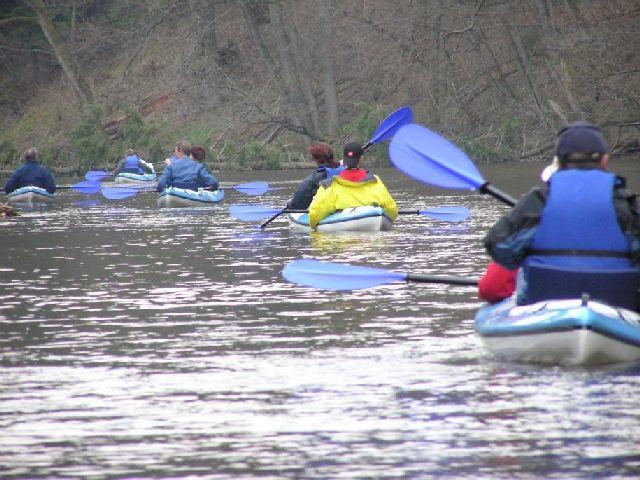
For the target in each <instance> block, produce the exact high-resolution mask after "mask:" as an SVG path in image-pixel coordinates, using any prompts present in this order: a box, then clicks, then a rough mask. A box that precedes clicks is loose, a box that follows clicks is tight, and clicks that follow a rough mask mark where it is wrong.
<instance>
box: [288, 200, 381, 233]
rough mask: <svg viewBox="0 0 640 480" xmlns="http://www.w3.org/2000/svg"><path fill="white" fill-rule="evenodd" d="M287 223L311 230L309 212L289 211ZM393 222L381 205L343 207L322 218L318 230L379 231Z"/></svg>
mask: <svg viewBox="0 0 640 480" xmlns="http://www.w3.org/2000/svg"><path fill="white" fill-rule="evenodd" d="M287 218H288V219H289V223H290V224H291V226H292V227H294V228H296V229H298V230H305V231H311V227H310V226H309V214H307V213H289V214H287ZM392 225H393V222H392V221H391V219H390V218H389V217H387V215H385V213H384V210H383V209H382V208H381V207H372V206H363V207H353V208H345V209H344V210H341V211H339V212H335V213H332V214H331V215H329V216H327V217H326V218H323V219H322V220H321V221H320V223H318V228H317V231H318V232H379V231H381V230H391V227H392Z"/></svg>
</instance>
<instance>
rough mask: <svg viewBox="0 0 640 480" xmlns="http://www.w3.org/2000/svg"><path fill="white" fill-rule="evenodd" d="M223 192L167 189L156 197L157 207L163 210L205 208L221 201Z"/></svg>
mask: <svg viewBox="0 0 640 480" xmlns="http://www.w3.org/2000/svg"><path fill="white" fill-rule="evenodd" d="M223 198H224V190H214V191H211V190H204V189H199V190H197V191H196V190H186V189H184V188H175V187H169V188H166V189H165V190H164V191H163V192H162V193H161V194H159V195H158V206H159V207H163V208H181V207H207V206H210V205H213V204H215V203H218V202H220V201H222V199H223Z"/></svg>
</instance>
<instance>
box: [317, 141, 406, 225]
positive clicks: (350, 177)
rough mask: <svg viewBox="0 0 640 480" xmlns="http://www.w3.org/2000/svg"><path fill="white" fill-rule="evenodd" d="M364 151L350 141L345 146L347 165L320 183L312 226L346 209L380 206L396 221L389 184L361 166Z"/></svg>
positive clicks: (344, 161) (357, 144)
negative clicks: (385, 183) (387, 185)
mask: <svg viewBox="0 0 640 480" xmlns="http://www.w3.org/2000/svg"><path fill="white" fill-rule="evenodd" d="M363 154H364V150H363V149H362V146H361V145H360V144H359V143H355V142H352V143H348V144H347V145H345V147H344V154H343V156H342V161H343V164H344V166H345V167H346V168H345V169H344V170H343V171H342V172H340V174H339V175H336V176H334V177H331V178H329V179H327V180H325V181H323V182H321V183H320V186H319V187H318V191H317V192H316V194H315V196H314V197H313V200H312V201H311V205H309V225H311V228H313V229H315V228H316V226H317V225H318V222H320V220H322V219H323V218H325V217H326V216H328V215H331V214H332V213H333V212H336V211H338V210H344V209H345V208H352V207H362V206H366V205H377V206H379V207H382V208H383V209H384V212H385V214H386V215H387V216H388V217H389V218H390V219H391V220H395V219H396V217H397V216H398V207H397V206H396V202H395V200H394V199H393V198H392V197H391V195H390V194H389V191H388V190H387V187H385V186H384V183H382V180H380V178H379V177H378V176H377V175H373V174H371V173H369V171H368V170H363V169H361V168H360V165H361V163H362V159H363Z"/></svg>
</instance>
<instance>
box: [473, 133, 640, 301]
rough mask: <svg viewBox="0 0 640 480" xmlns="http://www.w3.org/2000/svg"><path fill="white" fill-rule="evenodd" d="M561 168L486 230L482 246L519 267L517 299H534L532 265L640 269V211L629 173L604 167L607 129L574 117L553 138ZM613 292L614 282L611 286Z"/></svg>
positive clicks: (505, 262)
mask: <svg viewBox="0 0 640 480" xmlns="http://www.w3.org/2000/svg"><path fill="white" fill-rule="evenodd" d="M556 156H557V158H558V171H556V172H555V173H554V172H548V173H549V174H550V178H549V181H548V183H547V184H545V185H544V186H542V187H537V188H534V189H532V190H531V191H530V192H529V193H528V194H526V195H525V196H524V197H523V198H522V199H521V200H520V201H519V202H518V203H517V204H516V206H515V207H514V208H513V210H511V211H510V212H509V213H508V214H506V215H505V216H503V217H502V218H501V219H500V220H499V221H498V222H497V223H496V224H495V225H494V226H493V227H492V228H491V230H490V231H489V232H488V234H487V236H486V237H485V239H484V245H485V248H486V249H487V252H488V253H489V255H490V256H491V257H492V258H493V260H494V261H495V262H497V263H498V264H499V265H500V266H502V267H504V268H506V269H508V270H511V271H513V270H515V269H517V268H518V267H522V268H521V269H520V271H519V273H518V276H517V287H516V290H517V302H518V303H519V304H527V303H529V299H528V298H527V293H528V291H529V290H531V289H532V288H535V287H536V285H527V279H528V271H529V269H530V268H533V266H538V265H540V266H547V267H556V268H557V269H560V270H563V269H564V270H566V269H572V270H574V271H575V270H578V271H580V270H584V271H587V270H601V271H629V270H631V271H633V269H638V268H640V215H639V210H638V204H637V201H636V196H635V195H630V194H628V193H626V192H625V191H624V187H625V179H624V178H622V177H617V176H615V175H613V174H612V173H609V172H607V171H606V169H607V165H608V161H609V155H608V153H607V144H606V141H605V138H604V136H603V135H602V132H601V131H600V130H599V129H598V127H596V126H595V125H592V124H590V123H586V122H574V123H571V124H569V125H567V126H565V127H564V128H562V129H561V130H560V132H559V133H558V136H557V139H556ZM612 289H613V290H615V286H613V287H612Z"/></svg>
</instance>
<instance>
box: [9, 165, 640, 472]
mask: <svg viewBox="0 0 640 480" xmlns="http://www.w3.org/2000/svg"><path fill="white" fill-rule="evenodd" d="M633 168H636V167H635V166H633V165H629V169H631V170H632V169H633ZM540 169H541V166H540V165H525V166H518V168H509V166H500V168H499V169H498V167H495V168H494V169H486V176H487V178H491V179H492V182H493V183H494V184H496V185H498V186H500V187H501V188H503V189H505V190H506V191H508V192H509V193H512V194H520V193H522V192H524V191H526V189H527V188H528V185H529V183H531V182H532V181H533V180H531V181H529V180H528V179H536V178H537V177H536V175H537V174H538V173H539V171H540ZM303 173H304V172H288V173H287V174H288V175H289V177H288V178H285V179H282V180H283V181H282V182H277V181H276V180H277V179H278V178H279V177H278V176H277V175H280V174H266V175H273V177H272V178H269V177H268V176H267V177H266V178H264V179H265V180H268V181H269V182H271V184H272V185H275V186H277V187H285V188H284V189H283V190H274V191H273V192H272V193H269V194H268V195H266V196H264V197H261V198H258V199H253V198H251V199H250V201H255V202H256V203H264V204H269V205H284V204H285V203H286V201H287V199H288V197H289V196H290V195H291V193H292V191H293V189H294V188H295V182H294V181H293V179H297V178H301V177H302V176H303ZM381 174H382V177H383V178H384V180H385V183H386V184H387V186H388V187H389V188H390V190H391V192H392V193H393V194H394V195H395V196H396V198H397V200H398V203H399V204H400V206H401V207H402V208H405V207H409V208H420V207H427V206H437V205H439V204H442V205H450V204H461V205H466V206H468V207H469V208H470V209H471V213H472V215H471V218H470V219H469V220H467V221H465V222H462V223H456V224H447V223H442V222H435V221H432V220H430V219H428V218H425V217H422V216H415V217H413V216H403V217H402V218H400V219H398V221H397V222H396V226H395V227H394V229H393V230H392V231H390V232H382V233H380V234H375V235H360V234H344V235H330V234H322V233H320V234H308V233H300V232H295V231H292V230H291V229H290V228H289V227H288V224H287V223H286V220H285V219H279V220H277V221H275V222H273V223H272V224H270V225H269V226H268V228H266V229H265V230H260V228H259V223H258V222H256V223H243V222H239V221H236V220H234V219H233V218H231V217H230V216H229V214H228V211H227V206H228V205H229V204H231V203H238V202H245V203H246V201H247V197H243V198H241V197H240V194H239V193H237V192H232V191H231V190H230V191H229V198H228V199H225V201H224V202H222V203H221V204H218V205H215V206H213V207H209V208H200V209H158V208H157V207H156V205H155V195H154V194H140V195H137V196H136V197H134V198H132V199H128V200H123V201H103V200H97V199H95V198H87V197H84V196H82V195H79V194H74V193H73V192H64V193H62V194H61V195H60V198H59V199H58V202H57V203H56V204H55V205H54V206H53V207H50V208H48V209H45V210H36V211H31V210H30V211H25V212H24V214H23V216H21V217H19V218H16V219H9V220H7V219H5V220H4V221H3V222H2V223H0V226H1V230H0V231H1V232H2V240H3V248H2V252H3V255H2V256H1V257H0V332H1V334H2V335H0V472H2V477H3V478H34V477H41V478H44V477H47V478H54V477H56V478H60V477H67V478H68V477H73V478H87V477H99V478H106V477H109V478H130V477H137V478H142V477H144V478H150V477H153V478H158V477H172V478H175V477H182V476H192V477H195V478H201V477H207V478H247V477H251V476H260V477H265V478H301V477H305V478H306V477H311V478H336V477H340V476H342V477H350V478H353V477H356V478H430V477H446V478H447V477H454V478H460V477H462V478H464V477H472V476H473V477H477V476H478V475H479V472H482V473H481V474H480V476H483V477H487V478H513V477H528V478H532V477H537V478H548V477H562V478H600V477H604V476H616V475H617V476H619V477H631V476H633V474H634V473H637V472H638V471H639V469H640V456H639V455H638V448H637V445H638V442H639V441H640V434H639V433H638V432H640V428H639V427H640V425H639V423H640V420H639V419H640V415H639V413H640V409H639V407H638V405H637V399H638V398H640V380H638V378H640V377H638V366H632V367H628V366H625V367H624V368H622V367H620V368H609V369H596V370H585V369H561V368H542V367H528V366H523V365H512V364H504V363H500V362H497V361H495V360H493V359H492V358H491V357H490V356H488V355H487V353H486V352H485V351H484V350H483V348H482V347H481V346H480V345H479V343H478V342H477V341H476V338H475V336H474V335H473V315H474V313H475V310H476V309H477V307H478V306H479V305H480V304H479V302H478V301H477V300H476V298H475V291H474V289H472V288H469V287H461V286H450V285H433V284H432V285H427V284H406V283H397V284H392V285H384V286H379V287H376V288H372V289H369V290H363V291H354V292H343V293H337V292H329V291H320V290H315V289H311V288H306V287H301V286H296V285H292V284H289V283H286V282H285V281H284V280H283V278H282V276H281V274H280V272H281V270H282V268H283V266H284V265H285V264H286V263H288V262H289V261H291V260H295V259H298V258H301V257H306V258H318V259H323V260H328V261H334V262H346V263H353V264H360V265H368V266H376V267H380V268H385V269H392V270H397V271H404V272H414V273H433V274H447V275H459V276H477V275H479V274H480V273H481V272H482V270H483V269H484V266H485V264H486V262H487V258H486V256H485V254H484V252H483V250H482V245H481V239H482V237H483V235H484V232H485V231H486V229H487V228H488V227H489V226H490V225H491V224H493V222H495V220H496V219H497V218H498V217H499V215H500V214H501V213H502V212H504V211H506V207H504V206H502V205H499V204H497V203H496V202H495V201H494V200H492V199H491V198H488V197H486V196H482V195H478V194H475V193H472V192H450V191H439V190H436V189H430V188H427V187H423V186H420V185H418V184H416V183H415V182H413V181H411V180H408V179H406V178H403V177H402V176H400V175H399V174H397V173H396V172H394V171H392V170H388V171H384V172H381ZM630 177H631V176H630ZM634 178H640V175H637V176H636V177H634ZM500 179H502V180H501V181H499V180H500ZM225 180H228V181H234V180H235V181H239V182H241V181H244V179H242V178H238V179H231V178H230V179H225ZM78 202H89V203H80V204H78Z"/></svg>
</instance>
